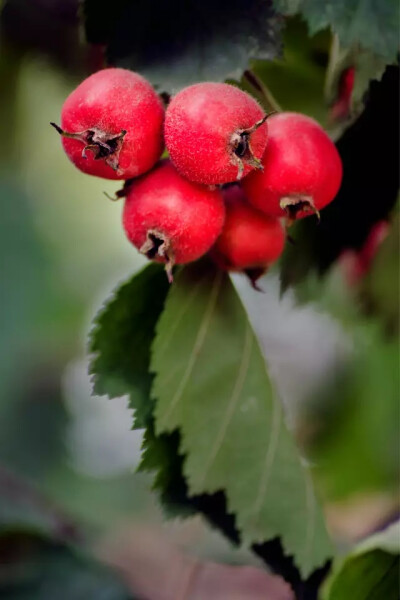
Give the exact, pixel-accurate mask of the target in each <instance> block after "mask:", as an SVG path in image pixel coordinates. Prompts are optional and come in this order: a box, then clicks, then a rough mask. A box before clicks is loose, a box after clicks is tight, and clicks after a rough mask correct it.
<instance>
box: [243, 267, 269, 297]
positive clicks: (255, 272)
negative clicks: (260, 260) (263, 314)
mask: <svg viewBox="0 0 400 600" xmlns="http://www.w3.org/2000/svg"><path fill="white" fill-rule="evenodd" d="M266 272H267V269H266V268H264V267H252V268H250V269H245V270H244V274H245V275H246V277H247V278H248V280H249V281H250V283H251V287H252V288H253V289H254V290H256V291H257V292H262V293H264V290H263V289H262V288H261V287H260V286H259V285H258V280H259V279H260V277H262V276H263V275H265V273H266Z"/></svg>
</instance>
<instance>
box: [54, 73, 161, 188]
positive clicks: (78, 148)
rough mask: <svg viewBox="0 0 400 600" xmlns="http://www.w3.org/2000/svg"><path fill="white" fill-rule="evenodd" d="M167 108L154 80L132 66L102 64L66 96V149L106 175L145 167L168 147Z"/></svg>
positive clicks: (131, 173) (125, 175)
mask: <svg viewBox="0 0 400 600" xmlns="http://www.w3.org/2000/svg"><path fill="white" fill-rule="evenodd" d="M163 120H164V109H163V105H162V102H161V100H160V98H159V97H158V96H157V94H156V92H155V90H154V89H153V88H152V86H151V85H150V83H149V82H148V81H146V80H145V79H144V78H143V77H142V76H141V75H138V74H137V73H133V72H132V71H128V70H127V69H118V68H110V69H103V70H102V71H98V72H97V73H94V74H93V75H91V76H90V77H88V78H87V79H85V80H84V81H83V82H82V83H81V84H80V85H79V86H78V87H77V88H76V89H75V90H74V91H73V92H72V93H71V94H70V95H69V96H68V98H67V99H66V101H65V103H64V105H63V108H62V112H61V127H59V126H58V125H56V124H55V123H51V125H52V126H53V127H54V128H55V129H56V130H57V131H58V133H59V134H60V135H61V136H62V143H63V147H64V150H65V152H66V154H67V156H68V157H69V158H70V160H71V161H72V162H73V163H74V164H75V165H76V166H77V167H78V169H80V170H81V171H83V172H85V173H88V174H90V175H97V176H98V177H104V178H106V179H130V178H132V177H137V176H138V175H141V174H142V173H145V172H146V171H148V170H149V169H151V168H152V167H153V165H154V164H155V163H156V162H157V160H158V159H159V157H160V155H161V153H162V149H163V136H162V127H163Z"/></svg>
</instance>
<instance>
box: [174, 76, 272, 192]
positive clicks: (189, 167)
mask: <svg viewBox="0 0 400 600" xmlns="http://www.w3.org/2000/svg"><path fill="white" fill-rule="evenodd" d="M266 118H267V117H266V115H265V113H264V111H263V110H262V108H261V107H260V105H259V104H258V103H257V102H256V100H254V98H252V97H251V96H249V95H248V94H246V92H243V91H242V90H239V89H238V88H236V87H234V86H232V85H228V84H227V83H197V84H195V85H191V86H189V87H187V88H185V89H184V90H182V91H181V92H179V94H177V95H176V96H175V97H174V98H173V99H172V101H171V103H170V105H169V106H168V109H167V112H166V115H165V143H166V146H167V149H168V152H169V154H170V157H171V160H172V161H173V163H174V164H175V166H176V168H177V169H178V171H180V173H182V175H184V176H185V177H187V178H188V179H190V180H191V181H196V182H198V183H205V184H219V183H227V182H229V181H235V180H237V179H241V178H242V177H243V176H244V175H247V173H249V172H250V171H251V170H252V169H254V168H260V166H261V165H260V161H261V158H262V156H263V154H264V151H265V147H266V145H267V131H268V130H267V124H266V122H265V119H266Z"/></svg>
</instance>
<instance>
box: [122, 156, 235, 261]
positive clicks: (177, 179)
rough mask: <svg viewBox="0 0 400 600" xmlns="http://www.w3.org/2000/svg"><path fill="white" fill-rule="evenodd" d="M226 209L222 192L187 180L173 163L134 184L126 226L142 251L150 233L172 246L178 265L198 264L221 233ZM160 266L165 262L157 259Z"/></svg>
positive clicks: (155, 170)
mask: <svg viewBox="0 0 400 600" xmlns="http://www.w3.org/2000/svg"><path fill="white" fill-rule="evenodd" d="M224 218H225V206H224V202H223V199H222V194H221V192H220V191H219V190H210V189H209V188H207V187H205V186H200V185H198V184H195V183H192V182H190V181H187V180H186V179H184V178H183V177H182V176H181V175H179V173H178V172H177V170H176V169H175V168H174V166H173V165H172V164H171V162H170V161H168V160H166V161H162V162H161V163H160V164H159V165H158V166H156V167H155V168H154V169H153V170H152V171H151V172H150V173H148V174H146V175H144V176H143V177H140V178H139V179H137V180H136V181H134V182H133V183H132V186H131V188H130V190H129V192H128V195H127V197H126V201H125V207H124V211H123V226H124V229H125V233H126V235H127V237H128V239H129V240H130V241H131V242H132V244H133V245H134V246H136V248H138V249H140V248H141V247H142V246H143V244H144V243H145V241H146V234H147V232H148V231H149V230H157V231H158V232H160V233H162V234H163V235H165V236H167V237H168V239H169V240H170V242H171V247H172V251H173V254H174V258H175V263H176V264H184V263H188V262H192V261H194V260H197V259H198V258H200V257H201V256H203V254H205V253H206V252H207V251H208V250H209V249H210V248H211V246H212V245H213V243H214V242H215V240H216V239H217V237H218V235H219V234H220V233H221V230H222V225H223V223H224ZM157 261H158V262H164V261H163V260H162V259H161V258H159V257H158V258H157Z"/></svg>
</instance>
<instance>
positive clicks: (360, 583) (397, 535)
mask: <svg viewBox="0 0 400 600" xmlns="http://www.w3.org/2000/svg"><path fill="white" fill-rule="evenodd" d="M399 589H400V527H399V522H397V523H394V524H393V525H391V526H389V527H388V528H387V529H386V530H384V531H382V532H379V533H377V534H375V535H373V536H371V537H370V538H368V539H366V540H365V541H364V542H362V543H361V544H359V545H358V546H357V547H356V548H355V550H354V551H353V552H352V553H351V554H350V555H349V556H347V557H346V558H345V559H344V560H338V561H337V564H335V565H334V568H333V572H332V574H331V575H330V577H329V579H328V580H327V581H326V583H325V585H324V587H323V590H322V593H321V600H398V597H399V595H398V594H399Z"/></svg>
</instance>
